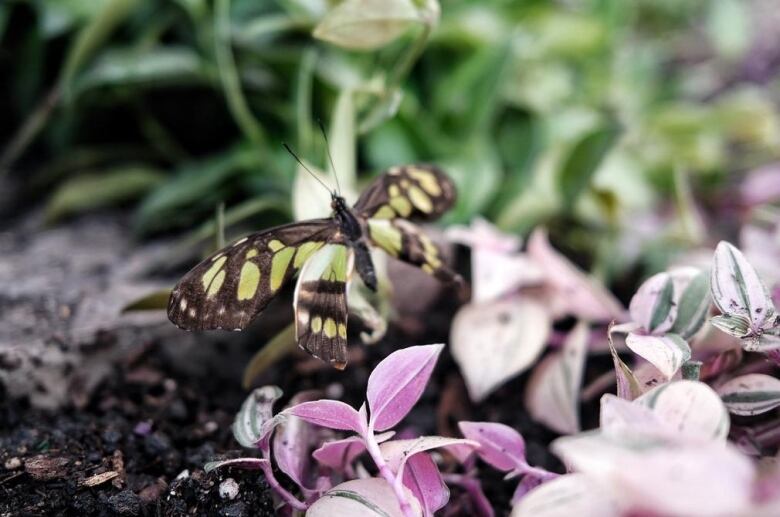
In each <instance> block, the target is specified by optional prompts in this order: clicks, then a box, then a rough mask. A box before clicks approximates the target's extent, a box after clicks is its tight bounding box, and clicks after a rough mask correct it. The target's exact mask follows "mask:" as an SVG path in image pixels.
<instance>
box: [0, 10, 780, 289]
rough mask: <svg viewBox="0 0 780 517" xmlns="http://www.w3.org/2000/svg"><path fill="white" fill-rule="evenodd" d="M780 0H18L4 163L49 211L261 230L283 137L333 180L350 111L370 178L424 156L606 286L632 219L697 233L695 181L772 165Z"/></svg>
mask: <svg viewBox="0 0 780 517" xmlns="http://www.w3.org/2000/svg"><path fill="white" fill-rule="evenodd" d="M773 7H774V9H773ZM776 7H777V5H776V3H773V2H772V1H766V0H751V1H740V0H636V1H625V0H576V1H574V0H571V1H559V2H549V1H541V0H525V1H511V0H480V1H467V0H442V1H441V5H439V4H438V3H436V1H435V0H387V1H378V0H344V1H343V2H337V1H332V0H277V1H271V0H214V1H207V0H175V1H170V0H168V1H165V0H145V1H140V0H48V1H47V0H27V1H24V0H9V1H6V2H3V3H2V4H0V38H1V39H0V41H2V45H3V47H2V49H3V50H2V54H0V70H2V77H3V81H2V83H3V84H2V85H1V86H0V88H2V90H0V91H2V93H3V94H4V97H5V98H6V99H9V100H10V101H11V102H10V103H9V106H8V107H5V108H3V109H2V113H3V117H2V121H1V122H0V125H1V126H2V127H1V128H0V131H1V133H0V136H2V137H3V138H2V140H3V141H7V142H8V145H7V146H6V147H5V150H4V154H3V156H2V158H0V159H1V160H2V168H3V169H5V170H7V171H10V174H13V175H15V176H23V175H25V176H26V179H25V182H26V183H27V184H29V185H30V186H31V188H30V189H28V196H29V197H28V199H30V198H31V199H33V200H35V201H39V200H43V201H45V202H47V203H48V209H47V214H48V216H49V219H50V220H52V221H56V220H57V219H58V218H60V217H63V216H66V215H70V214H74V213H77V212H80V211H83V210H87V209H94V208H98V207H104V206H107V205H111V204H113V203H116V202H120V201H121V202H125V203H126V202H130V201H133V200H135V201H136V202H137V204H136V218H135V222H136V230H137V232H138V234H139V235H141V236H147V235H152V234H155V233H158V232H161V231H172V230H177V231H181V230H191V229H193V228H195V227H198V226H200V225H202V224H205V223H206V222H207V221H208V220H210V219H211V218H212V217H213V214H214V208H215V206H216V205H217V204H218V203H220V202H225V203H226V207H227V211H226V219H227V220H228V222H229V223H230V224H235V223H237V222H240V220H241V219H246V218H248V220H251V221H252V222H253V224H254V225H256V227H257V225H263V224H270V223H272V222H279V221H281V220H284V219H286V218H289V217H290V216H291V215H290V214H291V207H290V202H291V201H290V200H291V189H292V186H293V177H294V171H295V166H294V161H293V159H292V158H291V157H290V156H288V155H287V154H286V153H285V151H284V150H283V149H282V147H281V142H282V141H288V142H290V143H291V144H292V145H293V147H294V148H296V149H297V150H298V152H299V154H301V155H302V156H303V157H304V158H305V159H307V160H308V161H311V162H312V163H313V164H315V165H317V166H319V167H320V168H322V169H325V168H326V161H325V155H324V152H323V143H322V140H321V138H319V137H318V133H317V131H316V122H315V121H316V120H317V119H318V118H320V119H322V120H324V121H326V122H328V121H330V120H331V119H332V116H333V115H332V114H333V113H334V112H335V107H336V104H337V101H338V99H342V102H345V101H344V99H348V101H349V102H351V103H353V108H354V113H355V120H354V121H353V123H351V124H340V125H339V127H341V128H352V129H345V130H343V131H347V132H350V134H338V135H331V140H332V141H339V142H345V141H346V142H356V143H357V146H356V150H357V160H358V161H357V163H358V169H359V170H361V171H363V172H362V173H361V175H360V176H359V179H360V181H367V180H368V179H369V178H370V177H371V175H372V174H375V173H377V172H378V171H379V170H380V169H382V168H384V167H387V166H389V165H393V164H399V163H405V162H410V161H415V160H422V161H432V162H437V163H439V164H441V165H442V166H444V167H445V168H446V169H447V170H448V171H449V172H450V174H452V176H453V177H454V179H455V181H456V182H457V184H458V186H459V187H460V197H459V202H458V204H457V206H456V208H455V209H454V210H453V212H452V213H451V214H450V215H449V218H448V221H449V222H455V221H458V222H462V221H466V220H469V219H470V218H472V217H474V216H475V215H477V214H483V215H486V216H488V217H490V218H491V219H493V220H494V221H496V222H497V223H498V224H499V225H500V226H501V227H503V228H505V229H508V230H515V231H520V232H524V231H527V230H528V229H530V228H531V227H533V226H535V225H537V224H547V225H548V226H551V228H552V229H553V232H554V234H557V235H558V236H559V237H558V238H559V239H560V240H561V241H563V242H565V245H567V246H569V247H571V248H572V249H574V250H575V251H579V252H583V253H585V254H588V255H591V256H593V257H594V258H595V260H596V268H597V270H599V272H600V273H602V274H605V275H609V274H612V273H615V272H616V271H618V270H620V269H621V268H625V267H626V265H627V264H628V262H629V260H628V259H625V260H624V259H623V258H620V256H621V255H620V254H619V253H617V250H618V247H619V246H618V240H619V239H620V236H621V235H623V234H625V233H627V232H628V233H630V232H631V231H632V230H633V228H632V224H633V220H634V219H635V218H637V217H640V216H641V215H642V214H648V213H657V212H658V211H659V210H660V209H662V208H663V207H664V206H665V205H664V203H667V202H668V201H669V200H673V201H674V203H673V205H672V207H671V209H672V210H677V211H679V214H678V215H679V216H680V217H679V218H678V219H679V220H680V221H682V223H681V224H679V225H671V226H669V227H666V228H664V231H663V232H662V234H660V235H658V236H656V237H657V239H654V240H653V242H654V243H653V245H654V246H656V249H657V251H658V253H657V254H659V255H661V256H663V255H664V254H665V251H664V250H666V249H667V248H669V247H670V246H671V247H674V246H676V245H681V244H682V245H689V244H696V243H699V242H700V241H701V240H702V239H704V238H705V236H704V235H703V234H702V232H701V231H700V228H697V225H696V221H695V216H694V215H692V214H694V213H695V207H693V206H692V203H693V201H692V199H693V197H692V195H691V189H705V190H706V189H708V188H709V189H711V187H712V185H716V186H728V184H729V174H731V173H733V172H734V171H741V170H745V169H747V168H750V167H752V166H755V165H757V164H760V163H764V162H766V161H768V160H771V159H775V158H777V156H778V154H780V128H779V123H778V113H777V107H776V106H777V101H778V98H777V97H778V88H777V86H778V84H779V83H778V80H777V75H776V73H777V70H776V69H777V68H780V67H778V66H777V64H776V63H775V65H774V66H770V67H764V68H761V66H760V65H762V64H764V62H765V61H766V62H776V61H778V60H777V59H775V61H772V59H774V58H772V55H769V56H767V55H765V54H766V52H765V51H762V49H763V48H764V47H766V45H765V44H764V43H765V41H764V40H766V39H768V38H771V36H772V33H773V31H772V29H771V27H772V24H771V23H763V25H762V18H763V17H768V18H771V14H772V12H773V11H776V10H777V9H776ZM762 10H763V11H762ZM315 36H316V37H315ZM762 45H763V46H762ZM775 50H777V49H776V48H775ZM762 52H763V54H762ZM778 54H779V55H780V53H778ZM756 70H759V72H756ZM342 145H343V144H342ZM340 156H344V155H343V153H342V154H340ZM133 171H135V173H137V174H138V178H135V179H133V178H131V177H130V175H132V174H133ZM6 173H8V172H6ZM0 174H2V172H0ZM77 191H80V192H81V193H80V194H77ZM323 195H325V194H324V193H323ZM247 203H251V206H249V208H251V209H247V205H246V204H247ZM268 211H270V212H268ZM263 214H265V215H263ZM247 222H248V221H247ZM211 226H212V228H213V225H211ZM199 232H200V233H199V235H200V238H203V236H204V235H205V234H207V233H208V230H204V229H203V228H201V229H200V230H199ZM592 235H598V236H599V238H598V239H593V238H592ZM193 238H195V239H196V240H197V238H198V237H197V235H194V234H193V235H190V239H193ZM658 242H661V243H662V244H658ZM642 245H643V246H647V245H650V244H649V243H642ZM649 256H650V257H651V258H652V256H653V253H650V254H649Z"/></svg>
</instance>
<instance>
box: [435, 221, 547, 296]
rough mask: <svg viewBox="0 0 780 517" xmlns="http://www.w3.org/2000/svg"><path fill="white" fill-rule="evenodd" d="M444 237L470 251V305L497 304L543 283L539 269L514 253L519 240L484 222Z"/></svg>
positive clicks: (527, 259)
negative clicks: (491, 301) (511, 293)
mask: <svg viewBox="0 0 780 517" xmlns="http://www.w3.org/2000/svg"><path fill="white" fill-rule="evenodd" d="M447 236H448V237H449V239H450V240H452V241H455V242H459V243H461V244H465V245H467V246H470V247H471V279H472V280H471V284H472V292H471V301H472V303H479V302H484V301H490V300H496V299H498V298H499V297H501V296H503V295H505V294H507V293H510V292H512V291H516V290H517V289H518V288H520V287H523V286H526V285H531V284H540V283H541V282H542V280H543V279H544V275H543V273H542V270H541V268H540V267H539V266H537V265H536V264H535V263H534V262H533V261H531V260H530V259H529V258H528V257H527V256H525V255H524V254H522V253H518V252H517V251H518V250H519V249H520V244H521V243H520V239H518V238H517V236H515V235H510V234H505V233H502V232H501V231H500V230H498V229H497V228H496V227H495V226H493V225H492V224H490V223H489V222H487V221H485V220H484V219H480V218H477V219H474V221H472V223H471V226H469V227H453V228H450V229H449V230H447Z"/></svg>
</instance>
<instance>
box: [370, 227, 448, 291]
mask: <svg viewBox="0 0 780 517" xmlns="http://www.w3.org/2000/svg"><path fill="white" fill-rule="evenodd" d="M367 227H368V238H369V239H370V240H371V243H372V244H373V245H374V246H377V247H378V248H381V249H383V250H384V251H385V252H387V253H388V254H389V255H390V256H392V257H394V258H397V259H398V260H402V261H404V262H407V263H409V264H412V265H413V266H417V267H419V268H420V269H422V270H423V271H425V272H426V273H428V274H430V275H433V276H435V277H436V278H438V279H439V280H441V281H443V282H457V283H459V282H461V281H462V278H461V277H460V275H458V274H457V273H456V272H455V271H453V270H452V269H450V268H449V267H448V266H447V265H446V264H445V263H444V259H443V257H442V251H441V248H440V247H439V246H438V245H437V244H436V243H434V242H433V241H432V240H431V239H430V237H428V236H427V235H426V234H425V233H424V232H423V231H422V230H421V229H420V228H419V227H417V226H416V225H414V224H412V223H410V222H409V221H406V220H404V219H394V220H387V219H369V220H368V221H367Z"/></svg>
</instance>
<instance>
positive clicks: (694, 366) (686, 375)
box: [682, 361, 702, 381]
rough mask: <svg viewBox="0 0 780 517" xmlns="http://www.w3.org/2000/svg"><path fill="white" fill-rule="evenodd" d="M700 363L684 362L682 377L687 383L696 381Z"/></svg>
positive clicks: (699, 372) (699, 371)
mask: <svg viewBox="0 0 780 517" xmlns="http://www.w3.org/2000/svg"><path fill="white" fill-rule="evenodd" d="M701 364H702V363H701V361H686V362H685V363H684V364H683V365H682V377H683V379H686V380H689V381H698V380H699V376H700V374H701Z"/></svg>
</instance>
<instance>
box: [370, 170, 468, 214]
mask: <svg viewBox="0 0 780 517" xmlns="http://www.w3.org/2000/svg"><path fill="white" fill-rule="evenodd" d="M455 198H456V189H455V184H454V183H453V182H452V180H451V179H450V178H449V177H448V176H447V175H446V174H444V172H442V170H441V169H439V168H438V167H435V166H433V165H406V166H403V167H391V168H390V169H388V170H387V171H385V172H384V173H383V174H382V175H381V176H379V177H378V178H377V179H376V180H374V182H373V183H371V184H370V185H369V186H368V188H366V190H364V191H363V194H362V195H361V196H360V198H359V199H358V200H357V203H355V212H357V213H358V215H360V216H362V217H364V218H366V219H369V218H373V219H395V218H403V219H412V220H420V221H432V220H434V219H438V218H439V217H440V216H441V215H442V214H443V213H444V212H446V211H447V210H449V209H450V207H452V205H453V203H455Z"/></svg>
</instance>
